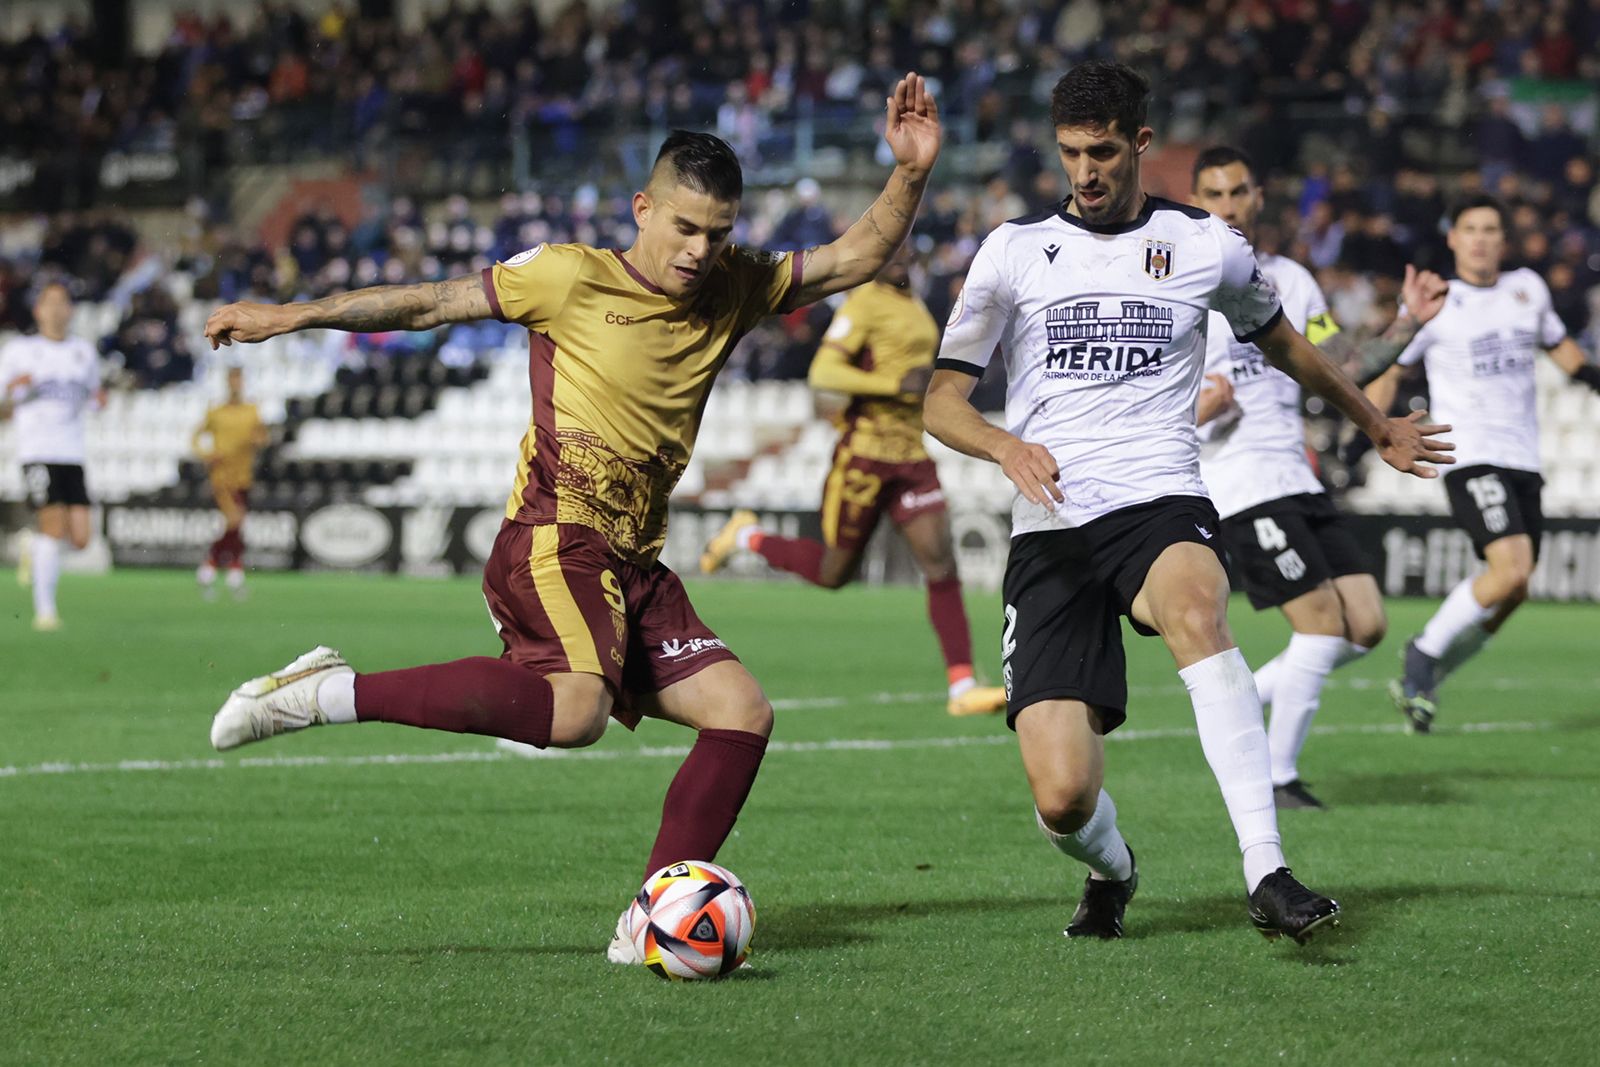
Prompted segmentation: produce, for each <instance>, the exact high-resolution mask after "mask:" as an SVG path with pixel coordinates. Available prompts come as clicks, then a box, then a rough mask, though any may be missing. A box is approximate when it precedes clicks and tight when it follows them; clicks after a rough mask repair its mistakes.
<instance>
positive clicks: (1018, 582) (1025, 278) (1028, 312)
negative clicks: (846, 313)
mask: <svg viewBox="0 0 1600 1067" xmlns="http://www.w3.org/2000/svg"><path fill="white" fill-rule="evenodd" d="M1149 93H1150V87H1149V83H1148V82H1147V81H1146V80H1145V79H1144V77H1143V76H1142V75H1140V74H1139V73H1137V72H1136V71H1134V70H1133V69H1131V68H1129V67H1127V66H1124V65H1122V64H1118V63H1105V62H1098V61H1095V62H1088V63H1083V64H1080V65H1079V66H1077V67H1075V68H1073V69H1072V70H1071V71H1069V72H1068V73H1067V74H1066V75H1065V76H1064V77H1062V78H1061V80H1060V81H1059V82H1058V83H1057V84H1056V87H1055V90H1054V92H1053V93H1052V95H1051V106H1050V114H1051V124H1052V125H1053V126H1054V127H1055V131H1054V132H1055V137H1056V147H1057V151H1058V153H1059V156H1060V160H1061V165H1062V168H1063V169H1064V170H1065V171H1066V174H1067V179H1068V184H1069V186H1070V188H1071V190H1072V192H1071V195H1070V196H1069V197H1068V199H1067V200H1066V201H1064V202H1063V203H1061V204H1060V205H1058V206H1057V207H1055V208H1052V209H1050V210H1047V211H1043V212H1040V213H1038V214H1036V215H1032V216H1028V217H1025V218H1020V219H1014V220H1012V221H1011V222H1008V223H1005V224H1003V225H1001V226H1000V227H999V228H998V229H996V230H995V231H994V232H992V233H991V234H989V236H988V237H987V238H986V239H985V240H984V242H983V244H982V245H981V246H980V247H979V249H978V253H977V256H976V257H975V258H974V259H973V262H972V266H971V268H970V269H969V271H968V273H967V278H966V284H965V286H964V288H963V289H962V292H961V295H960V296H959V297H958V298H957V300H956V306H955V308H954V309H953V310H952V311H951V315H950V321H949V325H948V326H947V327H946V329H945V334H944V340H943V343H942V344H941V345H940V348H939V358H938V360H937V362H936V363H935V370H934V374H933V380H932V382H931V383H930V384H929V386H928V395H927V400H926V403H925V404H924V407H923V416H924V418H925V419H926V421H927V425H928V429H929V431H930V432H931V433H932V434H933V435H934V436H935V437H937V438H939V439H940V440H941V441H943V442H944V443H945V444H947V445H949V446H950V447H952V448H955V449H957V450H959V451H961V452H965V453H966V454H968V455H971V456H977V457H978V458H980V459H987V460H990V461H992V462H994V463H997V464H999V465H1000V468H1001V469H1002V470H1003V471H1004V472H1005V474H1006V476H1007V477H1008V478H1009V479H1010V480H1011V482H1012V484H1014V485H1015V486H1016V487H1017V491H1018V494H1019V495H1018V498H1017V501H1016V504H1015V507H1014V510H1013V515H1012V540H1011V556H1010V559H1009V561H1008V562H1007V565H1006V575H1005V580H1004V586H1003V589H1004V599H1005V628H1004V631H1003V633H1002V637H1001V640H1002V643H1003V650H1002V651H1003V655H1004V657H1005V681H1006V697H1007V711H1008V718H1007V721H1008V724H1009V725H1011V726H1012V728H1013V729H1015V730H1016V732H1017V741H1018V745H1019V747H1020V749H1021V754H1022V763H1023V768H1024V770H1025V771H1026V772H1027V775H1028V783H1029V786H1030V787H1031V789H1032V792H1033V801H1034V806H1035V817H1036V819H1037V822H1038V825H1039V828H1040V829H1041V830H1042V831H1043V832H1044V834H1045V836H1046V838H1047V839H1048V840H1049V841H1050V843H1051V845H1052V846H1053V847H1055V848H1056V849H1057V850H1058V851H1060V852H1061V853H1063V854H1064V855H1067V856H1070V857H1072V858H1074V859H1077V860H1078V861H1080V862H1082V863H1083V864H1085V865H1086V866H1087V867H1088V868H1089V872H1090V873H1089V876H1088V879H1087V880H1086V884H1085V886H1084V893H1083V897H1082V900H1081V901H1080V903H1079V905H1078V908H1077V910H1076V912H1075V913H1074V914H1073V916H1072V919H1071V921H1070V922H1069V923H1068V925H1067V928H1066V931H1065V932H1066V934H1067V936H1069V937H1100V938H1117V937H1121V936H1122V921H1123V914H1124V911H1125V909H1126V907H1127V904H1128V901H1129V900H1131V899H1132V897H1133V894H1134V891H1135V889H1136V888H1137V887H1138V881H1139V874H1138V868H1137V866H1136V865H1135V862H1134V857H1133V852H1132V851H1131V850H1130V849H1129V847H1128V844H1127V842H1126V841H1125V840H1124V839H1123V837H1122V833H1121V831H1120V830H1119V829H1118V827H1117V822H1116V806H1115V804H1113V802H1112V800H1111V797H1110V795H1109V794H1108V793H1107V792H1106V791H1105V790H1104V789H1103V788H1102V783H1103V780H1104V777H1105V734H1106V733H1108V732H1109V731H1111V730H1114V729H1116V727H1117V726H1119V725H1121V723H1122V722H1123V721H1124V720H1125V719H1126V717H1127V711H1126V709H1127V699H1128V692H1127V667H1126V660H1125V657H1124V653H1123V648H1122V628H1121V623H1120V621H1119V616H1127V617H1128V618H1129V619H1130V621H1131V622H1132V623H1133V626H1134V628H1135V629H1136V630H1137V631H1138V632H1139V633H1141V634H1145V635H1160V637H1161V638H1162V640H1163V641H1164V642H1165V643H1166V646H1167V649H1168V651H1169V652H1170V653H1171V654H1172V657H1173V660H1174V661H1175V662H1176V664H1177V667H1178V674H1179V677H1181V678H1182V679H1183V683H1184V686H1185V688H1187V689H1188V691H1189V698H1190V701H1191V703H1192V704H1193V706H1194V716H1195V723H1196V725H1197V727H1198V730H1199V734H1200V745H1201V748H1202V749H1203V751H1204V752H1205V756H1206V762H1207V763H1209V764H1210V766H1211V770H1212V773H1213V774H1214V775H1215V777H1216V780H1217V785H1218V786H1219V787H1220V790H1221V793H1222V799H1223V802H1224V803H1225V805H1226V806H1227V810H1228V815H1229V817H1230V819H1231V820H1232V822H1233V827H1234V831H1235V834H1236V835H1237V837H1238V841H1239V849H1240V852H1241V858H1242V861H1243V867H1244V881H1245V893H1246V894H1247V898H1248V913H1249V916H1250V919H1251V921H1252V922H1253V923H1254V924H1255V926H1256V928H1257V929H1258V930H1260V931H1261V932H1262V934H1264V935H1266V936H1267V937H1278V936H1280V935H1286V936H1288V937H1291V938H1294V939H1295V940H1296V941H1303V940H1304V939H1305V938H1306V937H1307V936H1308V935H1309V934H1310V933H1311V932H1312V931H1314V930H1316V929H1317V928H1318V927H1320V926H1321V925H1323V924H1324V923H1328V922H1331V921H1333V920H1334V919H1335V917H1336V916H1337V915H1338V914H1339V906H1338V904H1337V903H1335V902H1334V901H1333V900H1332V899H1330V898H1329V897H1327V896H1324V895H1323V894H1321V893H1317V892H1314V891H1312V890H1310V889H1308V888H1307V887H1306V886H1304V885H1302V884H1301V883H1300V882H1299V881H1298V880H1297V879H1295V877H1294V876H1293V874H1292V873H1291V872H1290V870H1289V868H1288V867H1287V866H1286V863H1285V860H1284V854H1283V846H1282V837H1281V835H1280V833H1279V831H1278V819H1277V811H1276V809H1275V808H1274V805H1273V796H1272V772H1271V765H1270V763H1269V760H1268V757H1267V738H1266V730H1265V727H1264V726H1263V723H1262V715H1261V700H1260V698H1259V697H1258V696H1257V695H1256V687H1255V683H1254V680H1253V678H1252V677H1251V673H1250V668H1249V666H1247V665H1246V663H1245V661H1244V657H1243V656H1242V655H1240V653H1239V649H1238V647H1237V645H1236V644H1235V643H1234V640H1233V634H1232V632H1231V631H1230V629H1229V626H1228V617H1227V606H1228V576H1227V572H1226V571H1225V570H1224V569H1223V566H1222V561H1221V559H1220V558H1219V554H1220V552H1221V544H1220V539H1219V538H1218V536H1217V533H1218V520H1217V513H1216V509H1215V508H1214V507H1213V506H1212V504H1211V501H1210V500H1209V499H1207V497H1206V487H1205V483H1204V482H1202V481H1201V479H1200V464H1199V453H1200V447H1199V441H1198V440H1197V436H1196V431H1195V402H1196V400H1197V399H1198V396H1199V391H1200V383H1201V379H1202V377H1203V373H1204V362H1205V343H1206V328H1207V319H1206V315H1207V311H1208V309H1214V310H1217V311H1220V312H1222V314H1223V315H1224V316H1226V318H1227V320H1228V324H1229V327H1230V329H1231V331H1232V332H1233V334H1234V336H1235V337H1237V338H1238V339H1239V340H1240V341H1241V342H1249V343H1254V344H1257V345H1259V346H1260V348H1261V350H1262V351H1263V352H1264V353H1265V354H1266V356H1267V358H1268V359H1269V360H1271V361H1272V363H1273V364H1274V365H1275V366H1277V367H1280V368H1282V369H1284V370H1285V371H1287V372H1288V373H1289V374H1291V375H1292V376H1293V377H1294V378H1295V379H1296V380H1298V381H1299V382H1300V383H1301V384H1302V385H1304V386H1305V387H1307V388H1309V389H1311V390H1312V391H1313V392H1315V393H1317V394H1318V395H1320V396H1322V397H1324V398H1326V399H1327V400H1328V401H1329V402H1330V403H1332V404H1333V405H1334V406H1335V407H1337V408H1338V409H1339V410H1341V411H1343V412H1344V413H1345V414H1346V415H1347V416H1348V417H1349V418H1350V420H1351V421H1352V422H1354V423H1355V424H1356V425H1357V426H1358V427H1360V428H1361V430H1362V431H1363V432H1365V433H1366V434H1367V435H1368V436H1369V437H1371V438H1372V439H1373V441H1374V442H1375V443H1376V444H1377V445H1378V448H1379V450H1380V452H1381V453H1382V455H1383V457H1384V459H1385V460H1387V461H1388V462H1389V463H1391V464H1393V465H1394V466H1396V467H1397V468H1399V469H1400V470H1405V471H1414V472H1416V473H1418V474H1419V475H1421V476H1425V477H1431V476H1433V475H1434V473H1435V472H1434V471H1433V470H1431V469H1429V468H1426V467H1423V466H1422V463H1423V462H1424V461H1430V462H1439V461H1442V460H1445V459H1446V457H1444V456H1443V455H1442V454H1441V453H1440V452H1439V451H1437V449H1439V448H1441V447H1448V446H1442V445H1438V444H1436V443H1435V442H1432V441H1429V440H1427V438H1426V435H1427V434H1428V433H1431V432H1433V431H1434V430H1436V429H1440V428H1438V427H1430V426H1423V425H1420V424H1419V421H1417V420H1414V419H1386V418H1384V416H1383V414H1382V413H1381V412H1379V411H1378V410H1376V409H1375V408H1374V407H1373V406H1372V404H1370V403H1369V402H1368V401H1367V399H1366V397H1364V396H1363V395H1362V394H1361V391H1360V390H1359V389H1358V388H1357V387H1356V385H1355V383H1354V382H1352V381H1350V380H1349V379H1348V378H1346V377H1345V376H1344V375H1343V374H1342V373H1340V371H1339V369H1338V368H1337V367H1336V366H1335V365H1334V364H1333V363H1332V362H1331V361H1330V360H1328V358H1327V357H1326V356H1324V355H1323V354H1322V353H1321V352H1319V351H1318V350H1317V348H1316V347H1315V346H1314V345H1312V344H1311V343H1310V342H1309V341H1307V340H1306V339H1305V338H1304V337H1303V336H1301V334H1300V332H1299V331H1298V330H1296V329H1295V328H1294V326H1293V325H1291V324H1290V322H1289V321H1288V320H1287V319H1286V318H1285V316H1284V313H1283V308H1282V305H1281V303H1280V301H1279V299H1278V294H1277V292H1276V291H1275V290H1274V289H1273V288H1272V283H1271V282H1269V281H1268V280H1267V279H1266V278H1265V277H1264V276H1263V275H1262V273H1261V271H1260V269H1259V268H1258V267H1257V265H1256V261H1255V254H1254V252H1253V251H1252V250H1251V248H1250V245H1249V243H1248V242H1247V241H1246V240H1245V239H1244V237H1243V236H1242V235H1241V234H1240V233H1239V232H1238V231H1237V230H1233V229H1231V228H1229V227H1228V226H1227V225H1226V224H1224V223H1223V222H1222V221H1221V220H1219V219H1217V218H1216V217H1214V216H1212V215H1210V214H1208V213H1206V212H1205V211H1202V210H1200V209H1198V208H1194V207H1190V206H1188V205H1185V204H1177V203H1173V202H1172V201H1169V200H1162V199H1160V198H1158V197H1153V196H1148V195H1146V194H1145V192H1144V190H1143V188H1142V185H1141V179H1140V157H1141V156H1142V155H1143V154H1144V152H1145V150H1146V149H1148V148H1149V146H1150V141H1151V137H1152V136H1153V132H1154V131H1152V130H1151V129H1150V128H1149V127H1148V126H1147V125H1145V116H1146V114H1147V109H1148V106H1149ZM997 349H998V350H999V351H1000V352H1001V353H1002V355H1003V358H1004V360H1005V366H1006V378H1007V386H1006V426H1007V428H1006V429H1001V428H1000V427H997V426H994V425H992V424H991V423H990V422H989V421H988V420H987V419H985V418H984V417H983V414H982V413H981V412H979V411H978V410H977V409H976V408H975V407H973V406H972V403H971V401H970V399H969V397H970V396H971V394H972V390H973V389H974V387H975V386H976V385H977V383H978V379H979V378H980V377H981V376H982V375H983V372H984V368H985V367H987V366H988V364H989V362H990V360H991V359H992V358H993V357H994V354H995V352H996V350H997Z"/></svg>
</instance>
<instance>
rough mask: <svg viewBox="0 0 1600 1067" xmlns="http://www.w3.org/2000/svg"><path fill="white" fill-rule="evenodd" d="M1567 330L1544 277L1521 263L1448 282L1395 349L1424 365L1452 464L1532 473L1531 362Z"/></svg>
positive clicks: (1535, 452) (1535, 459)
mask: <svg viewBox="0 0 1600 1067" xmlns="http://www.w3.org/2000/svg"><path fill="white" fill-rule="evenodd" d="M1566 336H1567V329H1566V327H1565V326H1563V325H1562V323H1561V319H1560V318H1559V317H1558V316H1557V315H1556V313H1555V308H1554V307H1552V306H1551V302H1550V289H1549V288H1548V287H1547V286H1546V285H1545V283H1544V279H1543V278H1541V277H1539V275H1538V274H1536V273H1534V272H1533V271H1531V270H1529V269H1528V268H1526V267H1522V268H1519V269H1517V270H1508V271H1506V272H1505V273H1503V274H1501V275H1500V277H1499V278H1497V279H1495V282H1494V284H1493V285H1472V284H1470V283H1468V282H1464V281H1462V280H1461V279H1459V278H1456V279H1453V280H1452V281H1451V282H1450V292H1449V294H1448V295H1447V296H1446V297H1445V303H1444V308H1443V309H1442V310H1440V312H1439V314H1437V315H1435V316H1434V317H1433V318H1431V319H1429V320H1428V321H1427V322H1426V323H1425V324H1423V327H1422V329H1421V330H1419V331H1417V336H1416V337H1414V338H1413V339H1412V341H1411V344H1409V345H1407V346H1406V350H1405V351H1404V352H1402V353H1400V364H1401V365H1402V366H1406V367H1409V366H1412V365H1414V364H1415V363H1417V362H1418V361H1419V360H1420V361H1421V362H1422V363H1423V365H1424V366H1425V367H1426V368H1427V372H1428V395H1429V398H1430V399H1429V411H1428V414H1429V416H1430V417H1431V418H1432V419H1433V421H1435V422H1441V423H1446V424H1448V425H1450V426H1453V427H1454V429H1453V430H1452V431H1451V433H1450V439H1451V440H1452V441H1454V442H1455V444H1456V450H1455V458H1456V462H1455V465H1456V467H1457V468H1458V469H1459V468H1461V467H1471V466H1475V465H1478V464H1489V465H1491V466H1495V467H1509V468H1510V469H1512V470H1519V471H1533V472H1535V473H1537V472H1538V470H1539V410H1538V404H1537V402H1536V397H1535V392H1534V378H1533V364H1534V361H1535V360H1536V359H1537V358H1538V356H1539V352H1540V350H1541V349H1549V348H1554V347H1555V346H1556V345H1558V344H1560V343H1561V341H1562V339H1563V338H1565V337H1566Z"/></svg>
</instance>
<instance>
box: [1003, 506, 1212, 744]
mask: <svg viewBox="0 0 1600 1067" xmlns="http://www.w3.org/2000/svg"><path fill="white" fill-rule="evenodd" d="M1218 526H1219V524H1218V522H1217V512H1216V509H1215V508H1213V507H1212V506H1211V501H1209V500H1207V499H1205V498H1204V497H1194V496H1169V497H1163V498H1162V499H1160V500H1156V501H1152V502H1151V503H1149V504H1139V505H1136V506H1134V507H1131V508H1123V509H1122V510H1120V511H1113V512H1112V513H1111V514H1109V515H1102V516H1101V517H1100V518H1098V519H1095V520H1094V521H1093V522H1091V523H1088V524H1087V525H1085V526H1079V527H1077V528H1075V529H1071V530H1047V531H1043V532H1040V533H1026V534H1019V535H1017V536H1016V537H1013V538H1012V539H1011V558H1010V559H1009V560H1007V562H1006V576H1005V581H1004V584H1003V586H1002V590H1003V595H1004V598H1005V621H1004V629H1003V632H1002V636H1001V655H1002V657H1003V659H1004V662H1005V670H1004V675H1005V685H1006V725H1008V726H1010V727H1011V728H1012V729H1013V730H1015V729H1016V727H1017V713H1018V712H1020V711H1021V710H1022V709H1023V708H1026V707H1028V706H1029V705H1031V704H1037V703H1039V702H1040V701H1041V700H1081V701H1083V702H1084V703H1086V704H1092V705H1094V706H1095V707H1096V708H1098V709H1099V711H1100V718H1101V725H1102V726H1103V727H1104V728H1105V729H1106V731H1108V732H1109V731H1111V730H1114V729H1116V728H1117V727H1118V726H1120V725H1122V723H1123V721H1124V720H1125V719H1126V718H1127V717H1128V716H1127V707H1128V669H1127V668H1128V665H1127V660H1126V659H1125V658H1124V656H1123V651H1122V626H1121V624H1120V623H1119V621H1118V617H1119V616H1122V615H1128V614H1129V613H1130V612H1131V611H1132V610H1133V598H1134V597H1136V596H1138V595H1139V590H1140V589H1141V588H1143V586H1144V580H1145V576H1146V575H1147V574H1148V573H1149V572H1150V567H1151V565H1152V564H1154V563H1155V561H1156V558H1157V557H1158V556H1160V555H1161V553H1162V552H1164V551H1166V549H1167V547H1168V546H1170V545H1175V544H1179V543H1181V542H1184V541H1193V542H1195V543H1197V544H1203V545H1205V546H1206V547H1207V548H1209V549H1211V550H1212V551H1213V552H1218V558H1219V560H1220V558H1221V554H1220V551H1219V550H1220V547H1221V546H1220V544H1219V542H1220V540H1221V539H1220V537H1219V536H1218ZM1133 626H1134V629H1135V630H1137V631H1138V632H1139V633H1141V634H1144V635H1146V636H1153V635H1154V633H1155V631H1153V630H1151V629H1149V628H1148V627H1146V626H1142V625H1140V624H1139V623H1137V622H1135V623H1134V624H1133Z"/></svg>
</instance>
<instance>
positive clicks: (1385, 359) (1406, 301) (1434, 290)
mask: <svg viewBox="0 0 1600 1067" xmlns="http://www.w3.org/2000/svg"><path fill="white" fill-rule="evenodd" d="M1449 292H1450V285H1449V283H1448V282H1446V281H1445V280H1444V279H1443V278H1441V277H1440V276H1439V275H1437V274H1435V273H1433V271H1431V270H1424V271H1419V270H1417V268H1416V267H1414V266H1412V265H1411V264H1409V263H1408V264H1406V276H1405V280H1404V281H1403V282H1402V283H1401V285H1400V305H1401V306H1400V313H1399V314H1398V315H1396V316H1395V317H1394V321H1393V322H1391V323H1389V326H1388V328H1387V329H1385V330H1384V331H1383V332H1382V333H1380V334H1378V335H1377V336H1376V337H1371V338H1368V339H1367V340H1365V341H1363V342H1361V343H1360V344H1357V343H1356V342H1355V341H1353V340H1352V339H1351V337H1350V335H1349V334H1347V333H1344V332H1343V331H1341V330H1340V329H1339V328H1338V326H1337V325H1334V324H1332V323H1331V320H1330V326H1329V329H1330V330H1331V332H1328V333H1325V334H1324V335H1323V336H1318V335H1317V333H1316V332H1315V330H1314V329H1313V326H1314V325H1315V321H1316V320H1313V322H1312V323H1311V324H1308V325H1307V327H1306V338H1307V339H1308V340H1309V341H1311V343H1312V344H1314V345H1316V346H1317V347H1318V348H1320V349H1322V352H1323V354H1324V355H1326V356H1327V357H1328V358H1329V359H1331V360H1333V361H1334V362H1335V363H1337V364H1338V365H1339V366H1340V367H1342V368H1343V369H1344V372H1345V373H1346V374H1348V375H1349V376H1350V377H1351V378H1354V379H1355V383H1356V384H1357V385H1359V386H1361V387H1362V388H1365V387H1366V386H1368V385H1370V384H1372V383H1373V382H1375V381H1377V379H1378V378H1379V376H1380V375H1382V374H1383V372H1384V371H1386V370H1388V369H1389V368H1390V367H1392V366H1394V363H1395V360H1397V359H1399V358H1400V353H1402V352H1404V351H1405V350H1406V346H1407V345H1409V344H1411V342H1412V341H1413V340H1415V339H1416V336H1417V332H1418V331H1419V330H1421V329H1422V327H1423V324H1424V323H1426V322H1427V321H1428V320H1429V319H1431V318H1433V317H1434V316H1435V315H1437V314H1438V313H1439V311H1440V310H1441V309H1442V308H1443V307H1444V300H1445V296H1446V295H1448V294H1449Z"/></svg>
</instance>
